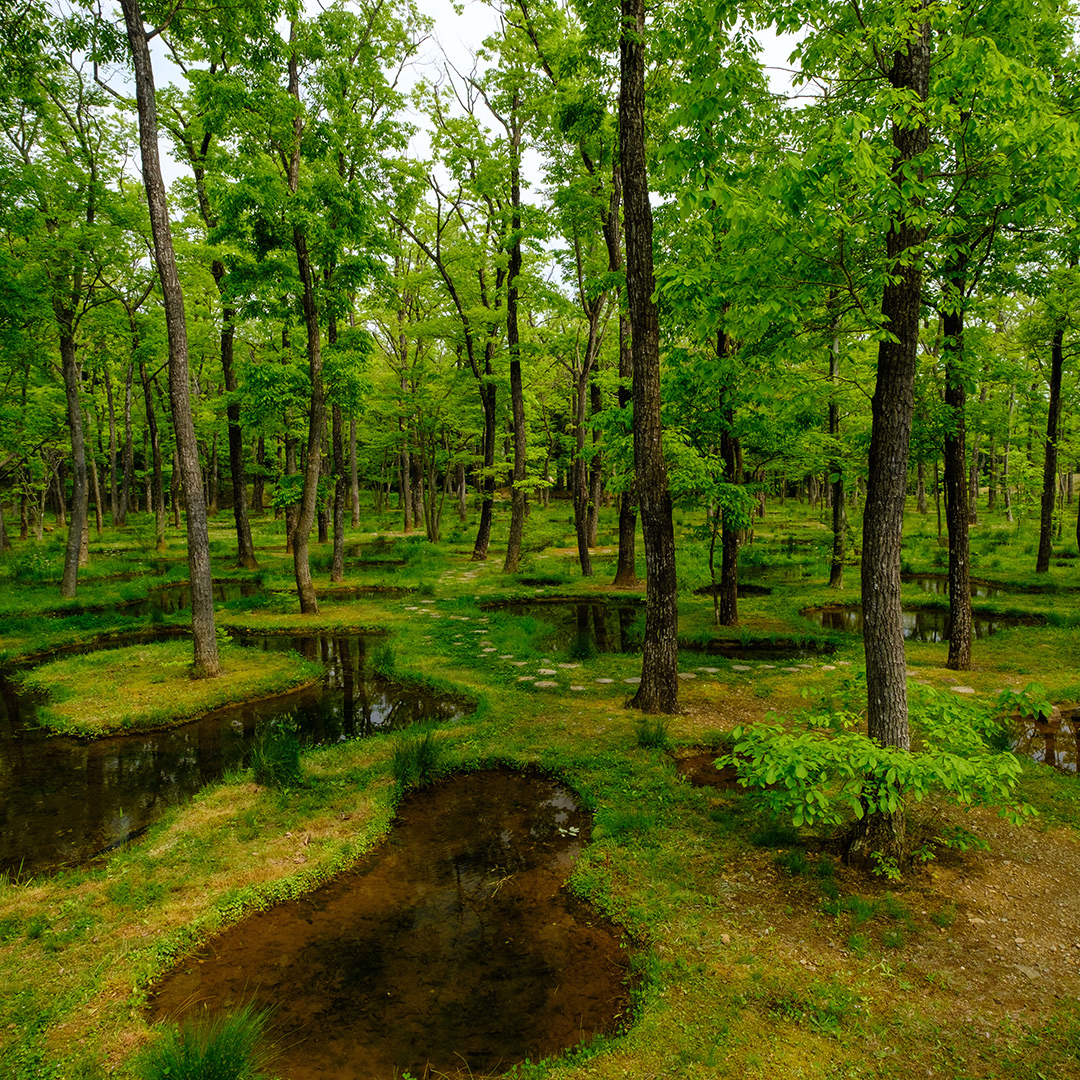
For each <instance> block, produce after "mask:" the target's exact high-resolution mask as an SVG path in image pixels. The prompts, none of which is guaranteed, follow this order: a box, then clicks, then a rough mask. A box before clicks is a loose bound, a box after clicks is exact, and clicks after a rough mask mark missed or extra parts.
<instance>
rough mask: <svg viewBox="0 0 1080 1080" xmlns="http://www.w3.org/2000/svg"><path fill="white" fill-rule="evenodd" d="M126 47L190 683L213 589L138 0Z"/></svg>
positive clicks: (197, 670) (212, 654) (207, 657)
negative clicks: (170, 439) (171, 463)
mask: <svg viewBox="0 0 1080 1080" xmlns="http://www.w3.org/2000/svg"><path fill="white" fill-rule="evenodd" d="M120 6H121V8H122V9H123V12H124V21H125V23H126V25H127V36H128V42H129V43H130V46H131V55H132V60H133V62H134V67H135V94H136V98H137V101H138V110H139V148H140V150H141V152H142V167H143V168H142V172H143V183H144V184H145V186H146V199H147V203H148V205H149V209H150V225H151V229H152V232H153V237H154V259H155V262H156V263H157V270H158V276H159V278H160V279H161V290H162V298H163V302H164V307H165V323H166V328H167V332H168V338H169V399H170V402H171V404H172V415H173V426H174V428H175V430H176V453H177V458H178V461H179V465H180V470H181V472H182V474H183V479H184V494H185V496H186V499H187V539H188V578H189V581H190V588H191V628H192V637H193V639H194V662H193V664H192V672H193V674H194V676H195V677H196V678H203V677H207V676H213V675H217V674H218V672H219V671H220V662H219V660H218V647H217V637H216V635H215V632H214V589H213V581H212V579H211V575H210V538H209V533H208V529H207V520H206V506H205V503H204V500H203V492H202V476H201V475H200V472H199V457H198V449H197V446H196V442H195V425H194V422H193V421H192V416H191V396H190V388H189V384H188V383H189V375H188V343H187V324H186V318H185V314H184V296H183V292H182V290H181V288H180V278H179V276H178V275H177V272H176V257H175V254H174V252H173V244H172V234H171V232H170V229H169V211H168V206H167V204H166V200H165V185H164V183H163V182H162V179H161V165H160V162H159V160H158V143H157V140H158V134H157V106H156V104H155V101H154V71H153V67H152V65H151V60H150V50H149V47H148V46H147V40H146V31H145V29H144V28H143V20H142V11H141V10H140V5H139V0H121V5H120Z"/></svg>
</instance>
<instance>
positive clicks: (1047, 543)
mask: <svg viewBox="0 0 1080 1080" xmlns="http://www.w3.org/2000/svg"><path fill="white" fill-rule="evenodd" d="M1064 343H1065V326H1064V324H1063V323H1062V324H1059V325H1058V326H1057V327H1055V329H1054V336H1053V339H1052V340H1051V342H1050V401H1049V403H1048V411H1047V416H1046V454H1045V456H1044V458H1043V484H1042V505H1041V513H1040V515H1039V554H1038V556H1037V558H1036V561H1035V573H1037V574H1045V573H1046V572H1047V571H1048V570H1049V569H1050V555H1051V552H1052V549H1053V527H1054V500H1055V498H1056V496H1057V460H1058V431H1059V429H1060V427H1061V369H1062V366H1063V364H1064Z"/></svg>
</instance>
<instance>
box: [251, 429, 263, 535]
mask: <svg viewBox="0 0 1080 1080" xmlns="http://www.w3.org/2000/svg"><path fill="white" fill-rule="evenodd" d="M265 499H266V438H265V436H262V435H260V436H259V437H258V439H256V440H255V475H254V476H253V477H252V478H251V512H252V513H253V514H262V513H265V511H266V506H265ZM249 524H250V523H249Z"/></svg>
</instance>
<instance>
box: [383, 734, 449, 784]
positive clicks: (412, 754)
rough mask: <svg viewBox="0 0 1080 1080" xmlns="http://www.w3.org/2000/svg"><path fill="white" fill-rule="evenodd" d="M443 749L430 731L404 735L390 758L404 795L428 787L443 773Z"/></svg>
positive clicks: (395, 777)
mask: <svg viewBox="0 0 1080 1080" xmlns="http://www.w3.org/2000/svg"><path fill="white" fill-rule="evenodd" d="M443 759H444V753H443V747H442V744H441V743H440V742H439V741H438V740H437V739H436V738H435V733H434V732H433V731H432V730H431V729H430V728H428V729H425V730H420V731H414V732H411V733H405V734H403V735H402V736H401V737H400V738H399V739H398V740H397V742H396V743H395V745H394V749H393V753H392V754H391V756H390V768H391V771H392V772H393V774H394V779H395V780H396V781H397V783H398V787H399V788H401V790H402V791H409V790H410V789H412V788H422V787H426V786H427V785H428V784H430V783H431V782H432V781H433V780H436V779H438V777H439V775H440V774H441V772H442V771H443Z"/></svg>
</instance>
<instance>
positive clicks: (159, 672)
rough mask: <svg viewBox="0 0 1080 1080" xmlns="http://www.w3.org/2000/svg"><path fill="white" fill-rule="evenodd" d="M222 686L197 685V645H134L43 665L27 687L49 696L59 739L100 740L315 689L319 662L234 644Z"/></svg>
mask: <svg viewBox="0 0 1080 1080" xmlns="http://www.w3.org/2000/svg"><path fill="white" fill-rule="evenodd" d="M221 661H222V665H221V666H222V672H221V675H219V676H218V677H217V678H215V679H193V678H192V677H191V642H190V641H188V640H184V639H178V640H176V641H158V642H153V643H148V644H142V645H132V646H129V647H127V648H124V649H109V650H103V651H100V652H92V653H87V654H84V655H80V656H69V657H65V658H63V659H61V660H52V661H49V662H47V663H44V664H40V665H39V666H37V667H35V668H34V669H33V670H32V671H30V672H27V674H26V675H24V676H23V677H22V680H21V681H22V683H23V685H24V686H25V687H26V688H28V689H31V690H41V691H44V692H46V693H47V695H48V696H47V698H46V700H45V701H44V702H42V704H40V705H39V706H38V709H37V719H38V723H39V724H41V726H42V727H47V728H49V729H51V730H52V731H55V732H57V733H58V734H63V735H77V736H82V737H93V736H98V735H111V734H115V733H117V732H131V731H146V730H148V729H151V728H162V727H168V726H171V725H173V724H181V723H183V722H185V721H187V720H192V719H194V718H195V717H197V716H201V715H202V714H203V713H206V712H209V711H210V710H211V709H217V708H220V707H221V706H224V705H232V704H236V703H238V702H244V701H253V700H255V699H256V698H261V697H270V696H272V695H274V694H281V693H284V692H285V691H287V690H294V689H296V688H297V687H300V686H304V685H306V684H308V683H311V682H314V681H315V680H317V679H318V678H320V677H321V676H322V674H323V666H322V664H320V663H318V662H317V661H313V660H305V659H304V658H303V657H301V656H299V655H297V654H296V653H293V652H263V651H262V650H256V649H245V648H243V647H241V646H238V645H233V644H229V645H226V646H225V647H224V648H222V649H221Z"/></svg>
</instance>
